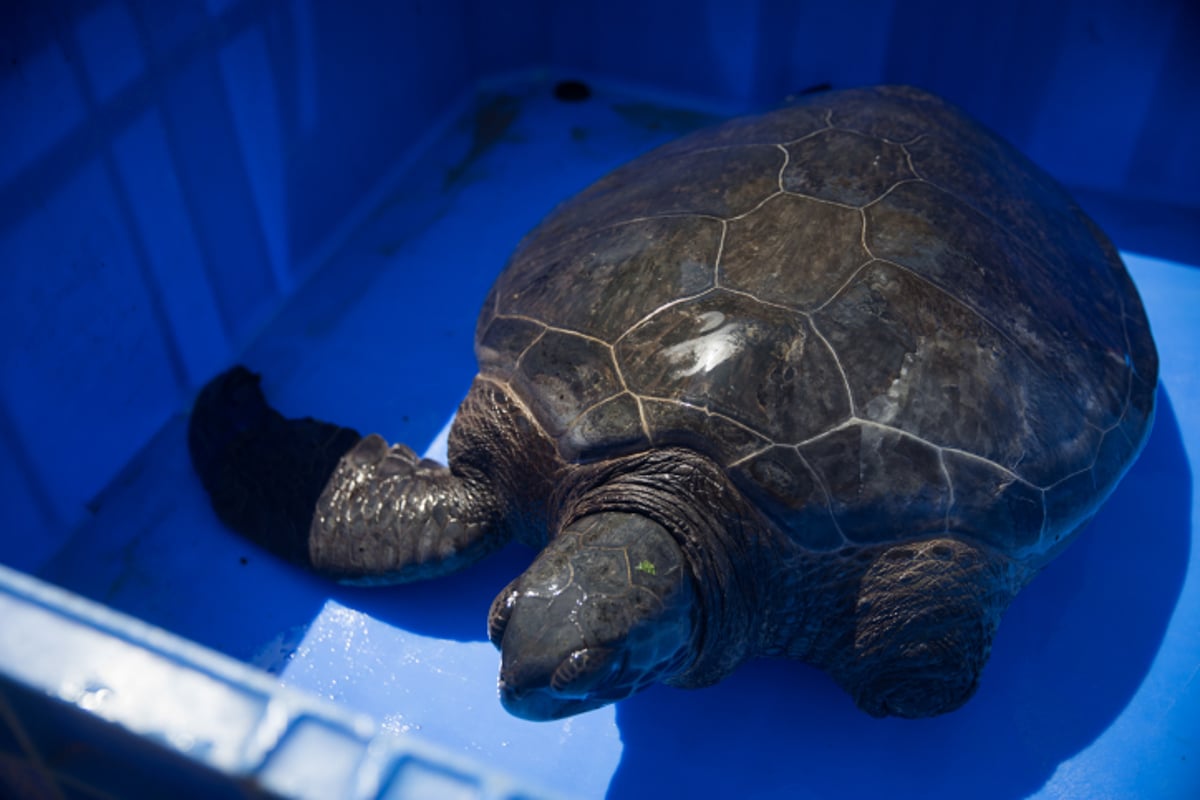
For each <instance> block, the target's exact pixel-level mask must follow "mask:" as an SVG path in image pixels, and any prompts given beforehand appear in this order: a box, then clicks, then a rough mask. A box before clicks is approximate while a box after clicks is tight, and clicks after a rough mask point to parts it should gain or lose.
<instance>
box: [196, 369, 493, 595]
mask: <svg viewBox="0 0 1200 800" xmlns="http://www.w3.org/2000/svg"><path fill="white" fill-rule="evenodd" d="M188 449H189V450H190V452H191V457H192V463H193V466H194V467H195V469H196V473H197V474H198V475H199V477H200V480H201V483H202V484H203V485H204V488H205V489H206V490H207V492H208V494H209V499H210V501H211V502H212V506H213V509H214V510H215V511H216V513H217V516H218V517H219V518H220V519H221V521H222V522H224V523H225V524H226V525H228V526H229V527H230V528H232V529H233V530H235V531H237V532H238V533H239V534H241V535H243V536H245V537H246V538H247V539H249V540H251V541H253V542H255V543H256V544H258V545H260V546H262V547H264V548H265V549H267V550H269V551H271V552H272V553H275V554H276V555H278V556H281V557H283V558H286V559H288V560H290V561H293V562H296V563H298V564H302V565H304V566H307V567H310V568H312V569H314V570H316V571H318V572H321V573H323V574H326V575H329V576H331V577H334V578H337V579H340V580H344V581H348V582H363V583H388V582H390V583H396V582H404V581H410V580H417V579H421V578H428V577H434V576H437V575H442V574H446V573H448V572H453V571H454V570H456V569H459V568H461V567H463V566H466V565H467V564H469V563H472V562H473V561H475V560H477V559H479V558H481V557H482V556H484V555H486V554H487V553H489V552H491V551H492V550H493V549H495V548H496V547H498V546H500V545H501V544H503V543H504V541H505V538H506V537H505V536H504V535H503V534H500V533H498V532H497V531H498V530H499V529H500V526H498V525H497V524H496V518H497V517H498V512H497V510H496V508H497V504H496V502H495V499H494V497H493V496H492V493H491V492H490V490H489V489H488V487H486V486H485V485H484V484H482V483H481V482H472V481H470V480H467V479H465V478H462V477H460V476H458V475H456V474H454V473H453V472H452V471H451V470H449V469H447V468H446V467H443V466H441V465H439V464H436V463H434V462H432V461H425V460H420V459H418V458H417V457H416V455H415V454H414V453H413V452H412V451H411V450H410V449H408V448H407V447H405V446H404V445H396V446H393V447H391V448H389V447H388V446H387V444H386V443H385V442H384V441H383V439H382V438H380V437H379V436H377V435H374V434H372V435H370V436H367V437H366V438H363V437H361V436H360V435H359V434H358V432H356V431H354V430H352V429H350V428H343V427H341V426H338V425H333V424H331V423H327V422H321V421H318V420H314V419H311V418H307V417H306V418H304V419H287V418H285V417H284V416H283V415H281V414H280V413H279V412H278V411H275V410H274V409H272V408H271V407H270V406H269V405H268V404H267V402H266V399H265V398H264V397H263V394H262V390H261V389H260V388H259V378H258V376H257V375H255V374H253V373H251V372H250V371H249V370H246V369H245V368H243V367H234V368H233V369H231V370H229V371H227V372H225V373H223V374H221V375H219V376H217V377H216V378H214V379H213V380H212V381H210V382H209V384H208V385H207V386H205V388H204V389H203V390H202V391H201V393H200V395H199V397H198V398H197V400H196V405H195V407H194V409H193V411H192V417H191V421H190V423H189V426H188Z"/></svg>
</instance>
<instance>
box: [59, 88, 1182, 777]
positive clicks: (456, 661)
mask: <svg viewBox="0 0 1200 800" xmlns="http://www.w3.org/2000/svg"><path fill="white" fill-rule="evenodd" d="M711 118H712V117H710V116H709V115H708V114H706V113H702V112H697V111H694V110H690V109H688V108H686V107H681V106H678V105H672V104H670V103H664V102H663V101H662V98H648V97H647V96H644V95H638V94H635V93H631V92H628V91H623V90H620V89H604V88H600V89H598V90H597V91H596V93H595V94H594V95H593V97H592V98H591V99H589V100H587V101H584V102H577V103H566V102H560V101H557V100H555V99H554V97H553V94H552V92H551V88H550V85H549V84H548V83H546V82H545V81H542V80H539V79H528V80H525V79H523V80H520V81H514V82H510V83H507V84H498V85H496V86H493V87H492V88H491V89H489V90H487V91H485V92H483V93H482V94H481V95H480V96H479V98H478V99H477V100H476V102H475V103H474V104H473V105H471V106H470V107H469V108H467V109H466V110H465V112H464V113H463V114H462V115H461V116H460V117H459V118H457V119H456V120H454V121H453V122H452V123H451V124H449V125H448V126H447V127H445V128H444V129H443V130H442V131H441V132H440V134H439V135H438V136H437V138H436V140H435V141H434V142H433V143H432V144H431V145H430V147H429V148H428V150H427V151H425V153H424V154H422V155H421V157H420V158H418V159H417V160H416V162H415V166H414V168H413V169H412V170H411V171H410V172H408V173H407V174H406V175H405V176H404V177H403V178H402V179H401V180H400V182H399V183H398V184H397V185H396V187H395V189H394V191H392V192H391V193H390V194H389V195H388V196H387V197H386V198H385V199H384V201H383V202H381V203H380V205H379V206H378V208H377V209H376V210H375V211H374V213H373V214H372V215H370V217H369V218H368V219H367V220H366V221H365V222H364V224H363V225H362V226H361V227H360V228H358V230H357V231H356V233H354V234H353V235H352V236H351V237H349V238H348V240H347V241H346V243H345V245H344V246H343V247H342V248H341V249H340V250H339V251H338V252H337V253H336V254H334V255H333V256H332V257H331V258H330V259H329V261H328V262H327V263H326V264H325V265H324V266H323V267H322V269H321V270H320V272H319V273H318V274H317V275H316V276H314V278H313V279H312V280H311V281H309V282H308V283H307V284H306V285H305V286H304V287H303V288H302V289H301V290H299V291H298V292H297V294H296V295H295V296H294V297H293V298H292V300H291V301H289V303H288V305H287V307H286V308H285V309H284V310H283V311H281V313H280V314H279V316H278V317H277V318H276V319H275V321H274V322H273V323H272V324H271V325H270V326H269V327H268V329H266V330H265V331H264V332H263V334H262V335H261V336H260V337H259V338H258V339H257V340H256V341H255V342H254V343H253V345H252V346H251V347H250V348H249V349H248V350H247V352H246V353H245V354H244V357H243V359H242V360H243V361H244V363H246V364H247V365H248V366H249V367H251V368H252V369H255V370H257V371H261V372H262V373H263V375H264V380H263V385H264V388H265V390H266V392H267V394H268V397H269V398H270V399H271V400H272V402H273V403H274V404H275V405H276V406H277V407H279V408H280V409H281V410H282V411H283V412H284V413H285V414H288V415H292V416H303V415H311V416H314V417H318V418H323V419H328V420H333V421H337V422H341V423H343V424H348V425H352V426H355V427H356V428H358V429H359V430H361V431H363V432H367V431H378V432H379V433H381V434H383V435H384V436H385V437H386V438H388V439H389V440H391V441H405V442H407V443H409V444H410V445H413V446H414V447H416V449H418V450H419V449H421V446H422V445H424V444H426V443H429V442H433V444H432V445H431V452H434V453H436V452H437V451H438V448H439V446H440V447H442V448H444V440H443V441H439V440H438V439H437V437H438V434H439V431H442V432H443V433H444V429H443V426H444V425H445V424H446V423H447V419H448V417H449V416H450V415H451V414H452V413H453V410H454V408H455V407H456V405H457V403H458V401H459V400H460V399H461V397H462V395H463V393H464V392H465V391H466V389H467V387H468V385H469V383H470V380H471V377H472V375H473V374H474V371H475V364H474V357H473V354H472V345H471V343H472V335H473V330H474V323H475V315H476V313H477V311H478V308H479V305H480V303H481V302H482V300H483V298H484V295H485V294H486V292H487V290H488V287H489V286H490V284H491V282H492V280H493V278H494V277H495V275H496V274H497V273H498V271H499V270H500V269H501V267H502V266H503V263H504V260H505V258H506V257H507V254H508V253H510V252H511V251H512V249H513V247H514V246H515V245H516V243H517V241H518V240H519V238H520V236H521V235H522V234H523V233H524V232H525V231H527V230H528V229H530V228H531V227H533V225H535V224H536V223H537V222H538V220H539V219H540V218H541V217H542V216H544V215H545V214H546V213H547V212H548V211H549V210H550V209H551V208H552V207H553V205H554V204H555V203H556V202H558V201H560V200H562V199H565V198H566V197H568V196H570V195H571V194H572V193H574V192H576V191H578V190H579V189H581V188H583V187H584V186H586V185H587V184H588V183H590V182H591V181H592V180H594V179H595V178H598V177H599V176H600V175H602V174H604V173H605V172H607V171H608V170H609V169H611V168H612V167H614V166H616V165H618V164H620V163H622V162H624V161H626V160H628V159H629V158H631V157H633V156H634V155H637V154H638V153H640V152H643V151H645V150H647V149H649V148H651V147H653V146H654V145H656V144H658V143H661V142H663V141H667V140H669V139H672V138H674V137H676V136H677V135H679V134H680V133H683V132H685V131H687V130H690V129H692V128H695V127H698V126H700V125H702V124H704V123H705V122H707V121H708V120H710V119H711ZM1128 261H1129V265H1130V268H1131V270H1132V272H1133V274H1134V277H1135V279H1136V280H1137V283H1138V286H1139V287H1140V289H1141V291H1142V295H1143V298H1144V300H1145V302H1146V305H1147V309H1148V311H1149V313H1150V317H1151V321H1152V324H1153V326H1154V330H1155V334H1156V338H1157V340H1158V344H1159V349H1160V357H1161V359H1162V384H1161V387H1160V393H1159V401H1160V405H1159V416H1158V420H1157V424H1156V427H1155V431H1154V433H1153V435H1152V437H1151V439H1150V442H1149V444H1148V445H1147V447H1146V450H1145V453H1144V454H1143V456H1142V458H1141V459H1140V460H1139V461H1138V462H1137V464H1136V465H1135V466H1134V468H1133V469H1132V470H1131V471H1130V473H1129V474H1128V476H1127V477H1126V478H1125V480H1124V481H1123V483H1122V484H1121V485H1120V487H1119V488H1118V490H1117V492H1116V493H1115V494H1114V496H1113V497H1112V499H1111V500H1110V501H1109V503H1108V504H1107V505H1106V506H1105V508H1104V509H1103V510H1102V512H1101V513H1100V515H1099V516H1098V517H1097V518H1096V520H1095V522H1094V523H1093V524H1092V526H1091V527H1090V529H1089V530H1088V531H1086V532H1085V534H1084V535H1083V536H1082V537H1081V538H1080V539H1079V541H1078V542H1077V543H1076V544H1075V545H1073V546H1072V547H1071V548H1070V549H1069V550H1068V551H1067V552H1066V553H1065V554H1064V555H1063V556H1062V557H1061V558H1060V559H1059V560H1058V561H1056V562H1054V563H1053V564H1051V565H1050V566H1049V567H1048V568H1047V569H1046V570H1045V572H1044V573H1043V574H1042V575H1041V576H1039V578H1038V579H1037V580H1036V581H1035V582H1034V583H1033V585H1031V586H1030V587H1029V588H1028V589H1027V590H1026V591H1025V592H1024V593H1023V594H1022V595H1021V596H1020V597H1018V598H1017V600H1016V602H1015V603H1014V604H1013V607H1012V608H1011V610H1010V611H1009V613H1008V616H1007V617H1006V619H1005V622H1004V624H1003V625H1002V627H1001V629H1000V632H999V635H998V637H997V640H996V643H995V648H994V651H993V654H992V659H991V662H990V664H989V665H988V667H987V669H986V671H985V673H984V677H983V683H982V686H981V688H980V689H979V693H978V694H977V696H976V697H975V699H974V700H972V701H971V702H970V703H969V704H968V705H967V706H966V707H965V708H963V709H962V710H960V711H958V712H955V713H953V714H951V715H948V716H945V717H941V718H937V719H932V720H921V721H915V722H912V721H902V720H875V719H872V718H869V717H867V716H866V715H864V714H862V713H861V712H859V711H857V710H856V709H855V708H854V707H853V705H852V703H851V702H850V700H849V698H847V697H846V696H845V695H844V694H843V693H842V692H841V691H840V690H839V689H837V687H835V686H834V685H833V683H832V682H831V681H830V680H828V679H827V678H826V677H825V676H824V675H823V674H821V673H820V672H818V671H816V670H814V669H811V668H809V667H807V666H804V665H801V664H796V663H790V662H776V661H771V662H765V661H764V662H758V663H754V664H750V665H747V666H746V667H744V668H743V669H742V670H741V671H740V672H738V673H737V674H736V675H735V676H733V677H732V678H730V679H729V680H727V681H725V682H724V683H722V684H720V685H719V686H717V687H714V688H711V689H707V690H703V691H694V692H685V691H678V690H673V689H669V688H664V687H655V688H653V689H650V690H648V691H646V692H644V693H642V694H641V695H639V696H637V697H635V698H632V699H630V700H628V701H625V702H624V703H621V704H620V705H619V706H618V707H616V708H612V707H610V708H607V709H602V710H599V711H596V712H592V713H590V714H586V715H583V716H581V717H576V718H573V719H569V720H564V721H560V722H555V723H529V722H524V721H522V720H518V719H516V718H513V717H510V716H508V715H507V714H506V713H505V712H504V711H503V710H502V708H501V707H500V704H499V702H498V700H497V698H496V689H495V681H496V670H497V667H498V657H497V654H496V652H495V650H494V649H493V648H492V646H491V645H490V644H489V643H488V642H487V637H486V630H485V615H486V612H487V608H488V605H489V603H490V602H491V600H492V598H493V596H494V595H495V594H496V593H498V592H499V591H500V589H501V588H503V586H504V585H505V584H506V583H507V582H508V581H509V580H510V579H511V578H512V577H513V576H515V575H516V574H517V573H518V572H519V571H520V570H521V569H523V568H524V565H525V564H527V563H528V562H529V560H530V558H531V553H529V552H528V551H526V550H523V549H521V548H519V547H515V546H514V547H512V548H509V549H508V550H505V551H504V552H502V553H501V554H499V555H498V556H495V557H493V558H492V559H490V560H489V561H487V562H485V563H484V564H481V565H479V566H477V567H475V568H472V569H470V570H468V571H467V572H465V573H463V574H460V575H457V576H454V577H451V578H447V579H443V580H439V581H434V582H431V583H428V584H421V585H413V586H401V587H390V588H377V589H351V588H346V587H341V586H336V585H334V584H331V583H329V582H327V581H324V580H321V579H319V578H315V577H313V576H310V575H307V574H304V573H302V572H300V571H298V570H296V569H293V568H291V567H289V566H287V565H284V564H282V563H279V562H277V561H275V560H274V559H272V558H271V557H270V556H267V555H265V554H263V553H262V552H260V551H257V550H255V549H254V548H253V547H251V546H249V545H246V544H243V543H242V542H241V541H240V540H239V539H237V538H236V537H235V536H234V535H233V534H231V533H229V532H227V531H226V530H224V529H223V528H222V527H221V526H220V524H219V523H218V522H217V520H216V519H215V517H214V516H213V514H212V512H211V511H210V509H209V508H208V505H207V502H206V500H205V498H204V497H203V495H202V493H201V489H200V486H199V484H198V482H197V481H196V480H195V478H194V477H193V475H192V473H191V468H190V465H189V463H188V461H187V455H186V447H185V435H184V431H185V424H186V421H185V417H184V416H182V415H181V416H180V417H178V418H176V419H175V420H173V421H172V422H171V423H170V424H169V425H168V426H167V427H166V428H164V429H163V430H162V431H161V432H160V434H159V435H158V436H157V437H156V438H155V439H154V441H152V442H151V443H150V444H149V445H148V446H147V447H146V448H145V449H144V450H143V451H142V453H140V454H139V456H138V458H137V459H136V460H135V461H134V462H133V463H131V464H130V465H129V467H128V468H127V469H126V470H125V471H124V473H123V474H122V475H121V477H120V478H119V479H118V480H117V481H115V482H114V483H113V484H112V485H111V486H110V487H109V488H108V489H107V490H106V491H105V492H104V493H103V494H102V495H101V497H100V498H98V500H97V502H96V506H95V509H94V512H95V513H94V516H93V518H92V519H91V520H90V521H89V522H88V523H87V524H86V525H85V526H83V527H82V528H80V529H79V530H78V531H77V532H76V533H75V535H74V536H73V537H72V539H71V541H70V542H69V543H68V545H67V546H66V547H65V548H64V549H63V550H62V551H61V552H59V553H58V555H57V556H56V557H55V558H54V559H53V560H51V561H50V562H49V563H48V564H47V565H46V566H45V567H44V568H43V569H42V570H41V571H40V572H39V576H40V577H43V578H45V579H48V580H50V581H53V582H55V583H58V584H60V585H63V586H65V587H66V588H69V589H71V590H73V591H75V592H78V593H80V594H83V595H85V596H88V597H91V598H93V599H96V600H99V601H101V602H103V603H105V604H107V605H109V606H111V607H113V608H116V609H118V610H121V611H125V612H128V613H131V614H133V615H135V616H137V617H140V618H142V619H144V620H146V621H148V622H151V623H154V624H157V625H160V626H162V627H164V628H167V629H169V630H171V631H174V632H175V633H178V634H181V635H183V636H186V637H188V638H189V639H192V640H194V641H196V642H198V643H201V644H203V645H206V646H208V647H211V648H213V649H216V650H218V651H221V652H224V653H226V654H229V655H231V656H233V657H235V658H238V659H241V660H243V661H247V662H249V663H252V664H256V665H258V666H261V667H263V668H264V669H267V670H269V671H271V672H274V673H276V674H277V675H279V678H280V680H281V681H283V682H284V683H286V684H289V685H292V686H296V687H300V688H304V689H309V690H311V691H313V692H315V693H317V694H319V695H322V696H325V697H327V698H330V699H333V700H335V701H338V702H340V703H342V704H344V705H346V706H349V707H352V708H354V709H356V710H361V711H364V712H367V713H369V714H371V715H372V716H374V717H375V718H376V719H377V720H378V721H379V722H380V723H381V725H382V726H383V727H384V728H385V729H389V730H392V731H395V732H397V733H412V734H415V735H418V736H420V737H422V738H424V739H427V740H429V741H433V742H436V743H438V744H441V745H444V746H449V747H451V748H453V749H456V750H458V751H460V752H462V753H464V754H467V755H470V756H473V757H475V758H480V759H483V760H486V761H487V762H488V763H490V764H491V765H493V766H495V767H498V768H501V769H505V770H508V771H511V772H512V773H513V774H515V775H518V776H521V777H522V778H524V779H528V780H530V781H533V782H535V783H540V784H542V785H544V786H546V787H548V788H550V789H553V790H557V791H560V792H563V793H564V794H568V795H580V796H587V797H591V796H600V795H603V794H604V793H605V792H609V793H610V794H611V795H612V796H615V797H630V796H650V795H654V794H665V795H669V796H688V795H692V796H746V797H770V796H787V797H858V796H876V795H880V796H883V795H886V796H889V797H922V798H930V797H947V798H950V797H955V798H957V797H963V796H972V797H983V798H993V797H994V798H1011V797H1024V796H1039V797H1062V796H1080V797H1082V796H1087V797H1101V796H1154V797H1184V796H1192V795H1191V792H1192V791H1193V790H1196V791H1200V777H1198V776H1200V763H1197V762H1198V761H1200V755H1198V754H1197V753H1196V750H1195V742H1196V741H1197V738H1196V737H1197V733H1198V732H1200V724H1198V721H1200V682H1198V681H1196V680H1195V676H1196V675H1197V672H1198V671H1200V559H1198V557H1197V555H1196V553H1195V548H1193V547H1192V541H1191V540H1192V531H1193V530H1194V529H1195V528H1196V522H1197V516H1198V515H1197V513H1196V511H1195V510H1194V508H1193V498H1194V497H1195V495H1196V493H1197V491H1196V490H1197V481H1198V479H1197V476H1196V472H1195V470H1194V469H1193V468H1192V467H1191V466H1190V465H1191V464H1200V404H1198V403H1197V402H1196V399H1195V398H1196V397H1197V396H1200V355H1198V354H1197V351H1196V350H1195V343H1196V342H1198V341H1200V316H1198V315H1197V314H1196V313H1195V309H1196V308H1200V270H1197V269H1194V268H1190V267H1187V266H1183V265H1178V264H1172V263H1169V262H1164V261H1159V260H1154V259H1146V258H1139V257H1130V258H1129V259H1128ZM443 452H444V449H443Z"/></svg>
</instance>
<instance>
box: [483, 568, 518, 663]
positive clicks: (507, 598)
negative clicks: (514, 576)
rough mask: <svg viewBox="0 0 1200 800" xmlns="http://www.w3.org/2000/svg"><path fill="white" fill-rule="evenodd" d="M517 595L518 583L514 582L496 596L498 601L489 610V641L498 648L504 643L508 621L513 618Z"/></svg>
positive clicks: (493, 602) (494, 601)
mask: <svg viewBox="0 0 1200 800" xmlns="http://www.w3.org/2000/svg"><path fill="white" fill-rule="evenodd" d="M517 595H518V592H517V582H516V581H513V582H512V583H510V584H509V585H508V586H506V587H505V588H504V591H502V592H500V594H499V595H497V596H496V599H495V600H493V601H492V607H491V608H490V609H489V610H488V621H487V628H488V640H489V641H490V642H491V643H492V644H494V645H495V646H496V647H497V648H499V647H500V643H501V642H502V641H504V629H505V628H507V627H508V620H509V618H510V617H511V616H512V610H513V606H514V605H515V604H516V602H517Z"/></svg>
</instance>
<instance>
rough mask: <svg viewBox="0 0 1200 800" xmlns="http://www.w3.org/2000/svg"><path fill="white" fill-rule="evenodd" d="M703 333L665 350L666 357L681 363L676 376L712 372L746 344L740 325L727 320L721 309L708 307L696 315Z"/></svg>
mask: <svg viewBox="0 0 1200 800" xmlns="http://www.w3.org/2000/svg"><path fill="white" fill-rule="evenodd" d="M697 321H698V322H699V323H700V331H699V332H700V334H701V335H700V336H697V337H696V338H695V339H688V340H687V341H683V342H680V343H679V344H675V345H671V346H670V347H668V348H666V349H665V350H664V351H663V355H664V356H666V358H667V361H669V362H670V363H672V364H675V365H677V366H679V367H680V368H679V369H677V370H676V371H675V378H676V379H679V378H688V377H691V376H692V375H697V374H699V373H701V372H706V373H707V372H712V371H713V370H714V369H716V368H717V367H719V366H720V365H721V364H723V363H724V362H726V361H728V360H729V359H730V358H732V357H733V356H735V355H737V353H738V352H739V351H740V350H741V349H742V347H743V346H744V345H745V343H746V341H745V336H743V335H742V330H741V327H742V326H741V325H739V324H738V323H736V322H726V321H725V315H724V314H722V313H721V312H720V311H707V312H705V313H703V314H700V315H699V316H698V317H697Z"/></svg>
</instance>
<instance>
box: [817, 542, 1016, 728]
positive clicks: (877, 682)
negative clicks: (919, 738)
mask: <svg viewBox="0 0 1200 800" xmlns="http://www.w3.org/2000/svg"><path fill="white" fill-rule="evenodd" d="M1011 573H1012V570H1011V569H1010V567H1009V564H1008V562H1007V559H1004V558H1003V557H1002V556H998V555H996V554H994V553H993V552H991V551H990V550H988V549H987V548H984V547H977V546H975V545H973V544H970V543H968V542H965V541H963V540H962V539H958V538H951V537H945V538H935V539H928V540H924V541H913V542H906V543H903V544H898V545H895V546H892V547H889V548H887V549H885V550H883V551H882V552H881V553H880V554H879V555H878V556H877V557H876V558H875V561H874V563H873V564H872V565H871V567H870V568H869V569H868V570H867V572H866V574H864V575H863V578H862V581H861V584H860V586H859V591H858V600H857V605H856V608H855V614H854V622H853V625H854V630H853V647H852V652H851V653H849V654H844V655H845V656H848V657H847V658H846V661H844V662H843V663H841V664H838V665H836V666H835V667H834V668H832V669H831V670H830V672H831V673H832V674H833V675H834V678H835V679H836V680H838V682H839V683H841V684H842V685H843V686H845V687H846V689H847V690H848V691H849V692H850V694H851V696H852V697H853V698H854V701H855V703H857V704H858V706H859V707H860V708H862V709H863V710H864V711H866V712H868V713H870V714H872V715H874V716H879V717H882V716H887V715H894V716H900V717H928V716H933V715H935V714H941V713H944V712H947V711H953V710H954V709H956V708H958V707H959V706H961V705H962V704H963V703H965V702H966V701H967V700H968V699H970V697H971V695H973V694H974V693H975V688H976V686H977V685H978V682H979V674H980V672H981V670H982V669H983V665H984V663H986V661H987V658H988V655H989V653H990V652H991V647H992V638H993V636H994V635H995V633H996V628H997V626H998V625H999V623H1000V617H1001V615H1002V614H1003V613H1004V611H1005V609H1006V608H1007V607H1008V604H1009V602H1010V601H1011V599H1012V597H1013V594H1014V593H1015V589H1014V587H1013V586H1012V580H1011V577H1010V576H1011Z"/></svg>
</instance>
